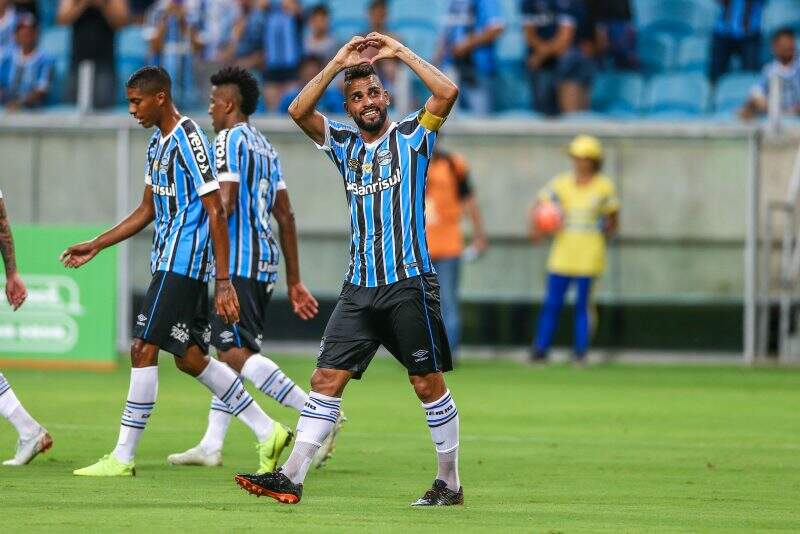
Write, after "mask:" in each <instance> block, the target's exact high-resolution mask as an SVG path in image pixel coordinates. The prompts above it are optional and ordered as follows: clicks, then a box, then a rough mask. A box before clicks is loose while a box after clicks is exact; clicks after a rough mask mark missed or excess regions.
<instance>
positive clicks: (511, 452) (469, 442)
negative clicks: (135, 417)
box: [0, 358, 800, 532]
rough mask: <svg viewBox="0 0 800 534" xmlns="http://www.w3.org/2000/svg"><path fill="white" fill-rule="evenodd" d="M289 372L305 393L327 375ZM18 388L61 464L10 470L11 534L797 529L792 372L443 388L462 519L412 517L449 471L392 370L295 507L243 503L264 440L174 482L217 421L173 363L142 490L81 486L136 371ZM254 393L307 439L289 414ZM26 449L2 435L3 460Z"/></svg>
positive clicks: (480, 368) (103, 483)
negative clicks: (457, 450)
mask: <svg viewBox="0 0 800 534" xmlns="http://www.w3.org/2000/svg"><path fill="white" fill-rule="evenodd" d="M278 359H279V361H281V364H282V366H283V368H284V369H285V370H286V371H287V373H288V374H289V375H290V376H292V377H293V378H295V380H297V381H298V382H299V383H301V384H302V383H304V382H306V378H307V377H308V376H309V374H310V372H311V370H312V366H313V361H312V360H310V359H308V360H305V359H295V358H288V359H283V360H281V359H280V358H278ZM6 376H7V377H8V378H9V380H10V382H11V384H12V386H13V387H14V390H15V391H16V392H17V395H18V396H19V397H20V398H21V399H22V401H23V402H24V404H25V405H26V406H27V407H28V409H29V410H30V411H31V413H32V414H33V415H34V417H37V418H39V419H40V421H41V422H42V423H43V424H45V425H46V426H47V428H48V429H49V430H50V431H51V433H52V434H53V437H54V438H55V447H54V448H53V449H52V450H51V451H50V452H49V453H47V454H46V455H44V456H42V457H39V458H37V459H36V460H34V462H33V463H32V464H30V465H29V466H27V467H25V468H6V467H0V525H2V530H3V531H5V532H14V531H22V530H23V529H24V530H25V531H30V530H45V529H46V530H51V531H73V530H74V531H77V530H83V531H86V530H89V531H95V530H102V531H106V532H108V531H121V530H132V529H136V530H139V529H142V528H144V529H146V530H147V531H164V530H168V529H170V530H175V529H180V530H182V531H190V530H194V531H198V532H199V531H215V532H223V531H232V530H234V529H235V530H237V531H248V530H252V531H256V530H258V531H262V532H263V531H265V529H274V530H275V531H277V532H291V531H306V532H311V531H317V532H334V531H342V532H353V531H370V532H376V531H381V532H383V531H405V532H409V531H410V529H415V530H419V529H422V528H424V529H425V530H426V531H431V532H436V531H439V532H456V531H460V532H471V531H478V530H484V531H490V530H492V531H512V530H516V531H527V532H579V531H583V532H589V531H591V532H599V531H607V532H620V531H656V530H661V531H678V530H680V531H704V532H707V531H714V530H729V531H735V530H738V531H755V530H764V529H786V530H797V529H800V506H798V502H800V443H798V437H800V417H798V410H799V408H798V407H800V388H799V387H798V378H800V373H799V372H798V371H796V370H795V371H792V370H777V369H755V370H751V369H741V368H735V367H727V368H726V367H661V366H659V367H647V366H640V367H639V366H616V365H612V366H602V367H594V368H589V369H586V370H575V369H572V368H569V367H560V366H556V367H550V368H545V369H539V368H528V367H525V366H522V365H519V364H514V363H510V362H502V363H490V362H468V363H465V364H463V365H462V366H461V367H460V368H459V369H458V370H457V371H456V372H454V373H451V374H449V375H448V380H449V384H450V386H451V387H452V389H453V392H454V396H455V399H456V402H457V404H458V407H459V412H460V414H461V432H462V437H461V471H462V481H463V483H464V485H465V490H466V493H465V497H466V505H465V506H464V507H463V508H450V509H412V508H410V507H409V506H408V505H409V503H410V502H411V501H412V500H414V499H416V498H417V497H419V496H420V495H421V494H422V492H423V491H424V490H425V489H426V488H427V487H428V486H429V485H430V483H431V481H432V479H433V476H434V474H435V460H434V453H433V449H432V444H431V442H430V437H429V434H428V429H427V427H426V425H425V418H424V414H423V412H422V410H421V409H420V407H419V404H418V402H417V401H416V399H415V397H414V395H413V393H412V391H411V389H410V387H409V386H408V384H407V383H406V380H405V377H404V373H403V371H402V369H400V368H399V366H398V365H397V364H396V363H394V362H393V361H390V360H386V359H379V360H376V361H375V362H374V363H373V365H372V367H371V368H370V370H369V371H368V372H367V373H366V375H365V378H364V380H363V381H362V382H363V383H355V382H354V383H352V384H351V386H350V388H349V389H348V391H347V393H346V395H345V400H344V403H343V407H344V410H345V412H346V413H347V415H348V417H349V419H350V421H349V422H348V423H347V425H346V427H345V429H344V431H343V433H342V435H341V441H340V443H339V446H338V449H337V452H336V457H335V458H334V459H333V460H332V461H331V462H330V464H329V465H328V466H327V467H325V468H324V469H322V470H320V471H316V472H312V473H311V474H310V475H309V477H308V479H307V481H306V493H305V495H304V496H303V501H302V502H301V503H300V505H298V506H286V505H279V504H278V503H276V502H274V501H272V500H271V499H265V498H261V499H256V498H255V497H253V496H251V495H248V494H246V493H244V492H243V491H242V490H240V489H239V488H237V487H236V486H235V484H234V482H233V475H234V473H235V472H236V471H240V470H246V471H249V470H252V469H254V468H255V466H256V463H255V462H256V451H255V448H254V439H253V437H252V435H251V434H250V432H249V431H248V430H247V429H246V428H245V427H244V425H241V424H239V423H237V422H232V424H231V428H230V432H229V434H228V439H227V441H226V445H225V452H224V459H225V465H224V467H221V468H202V467H196V468H193V467H173V466H169V465H167V463H166V456H167V454H168V453H171V452H176V451H181V450H184V449H186V448H188V447H189V446H192V445H194V444H196V443H197V442H198V441H199V438H200V436H201V435H202V432H203V429H204V425H205V420H206V413H207V411H206V410H207V406H208V402H209V395H208V394H207V393H206V390H205V389H204V388H203V387H202V386H200V385H199V384H197V383H196V382H195V381H194V380H192V379H190V378H188V377H185V376H182V375H180V373H179V372H177V371H176V370H175V369H174V366H173V365H172V362H171V361H169V359H167V358H162V363H161V376H160V387H159V397H158V403H157V405H156V409H155V412H154V414H153V417H152V419H151V421H150V422H149V424H148V427H147V430H146V432H145V436H144V438H143V440H142V444H141V447H140V449H139V453H138V458H137V469H138V476H137V477H135V478H132V479H87V478H81V477H74V476H72V474H71V471H72V469H74V468H77V467H83V466H85V465H88V464H89V463H91V462H93V461H95V460H96V459H97V458H99V457H100V456H101V455H103V454H105V453H107V452H109V451H110V450H111V449H112V448H113V445H114V443H115V440H116V436H117V427H118V423H119V415H120V411H121V409H122V403H123V400H124V395H125V392H126V391H127V387H128V371H127V369H124V368H123V369H121V370H119V371H118V372H115V373H111V374H89V373H82V372H52V373H46V372H33V371H31V372H28V371H13V370H12V371H8V372H6ZM251 391H253V390H252V388H251ZM253 394H254V396H255V397H256V399H257V400H258V401H259V402H260V403H261V405H262V406H263V407H265V408H266V409H267V411H268V412H269V413H270V414H272V415H273V416H274V417H275V418H277V419H278V420H281V421H283V422H285V423H287V424H290V425H291V426H294V424H295V421H296V415H295V414H294V413H293V412H292V411H290V410H287V409H285V408H282V407H279V406H277V404H276V403H275V402H274V401H272V400H271V399H267V398H266V397H264V396H263V395H261V394H260V392H258V391H254V393H253ZM15 439H16V435H15V433H14V431H13V429H12V428H11V427H10V425H8V424H7V423H6V422H5V421H0V451H2V452H3V457H10V456H11V455H12V453H13V447H14V440H15ZM284 458H285V456H284Z"/></svg>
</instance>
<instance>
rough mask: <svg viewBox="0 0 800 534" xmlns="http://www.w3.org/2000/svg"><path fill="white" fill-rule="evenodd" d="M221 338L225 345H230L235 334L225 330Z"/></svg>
mask: <svg viewBox="0 0 800 534" xmlns="http://www.w3.org/2000/svg"><path fill="white" fill-rule="evenodd" d="M219 338H220V339H221V340H222V342H223V343H229V342H230V341H231V340H232V339H233V332H231V331H230V330H225V331H224V332H222V333H220V335H219Z"/></svg>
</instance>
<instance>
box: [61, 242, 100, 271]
mask: <svg viewBox="0 0 800 534" xmlns="http://www.w3.org/2000/svg"><path fill="white" fill-rule="evenodd" d="M98 252H100V250H99V249H98V248H97V247H96V246H95V245H94V243H93V242H92V241H84V242H83V243H78V244H77V245H72V246H71V247H69V248H68V249H67V250H65V251H64V252H62V253H61V256H60V258H59V259H60V260H61V263H63V264H64V267H70V268H72V269H77V268H78V267H80V266H81V265H83V264H84V263H86V262H88V261H89V260H91V259H92V258H94V257H95V256H97V253H98Z"/></svg>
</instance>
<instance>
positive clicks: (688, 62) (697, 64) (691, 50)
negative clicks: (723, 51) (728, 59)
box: [675, 35, 711, 73]
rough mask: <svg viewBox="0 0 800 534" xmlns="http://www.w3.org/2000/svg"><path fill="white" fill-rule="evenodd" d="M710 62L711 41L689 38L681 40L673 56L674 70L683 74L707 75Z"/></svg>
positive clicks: (699, 37) (703, 38)
mask: <svg viewBox="0 0 800 534" xmlns="http://www.w3.org/2000/svg"><path fill="white" fill-rule="evenodd" d="M710 62H711V39H709V38H708V37H705V36H702V37H701V36H694V35H693V36H690V37H685V38H683V39H681V41H680V42H679V43H678V51H677V54H676V56H675V68H676V70H680V71H683V72H700V73H707V72H708V66H709V63H710Z"/></svg>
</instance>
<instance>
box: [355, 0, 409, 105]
mask: <svg viewBox="0 0 800 534" xmlns="http://www.w3.org/2000/svg"><path fill="white" fill-rule="evenodd" d="M388 21H389V4H388V2H387V1H386V0H372V2H370V3H369V6H368V7H367V23H368V26H367V27H366V28H364V29H363V30H362V32H363V33H361V34H360V35H369V34H370V33H372V32H377V33H380V34H382V35H389V36H391V37H394V38H395V39H398V36H397V35H395V34H394V33H392V32H390V31H389V27H388ZM398 40H400V39H398ZM374 67H375V70H376V71H377V72H378V76H379V77H380V79H381V83H383V86H384V88H385V89H386V90H387V91H392V90H393V89H394V88H395V87H396V85H395V83H396V81H397V69H398V68H399V63H398V60H397V59H385V60H383V61H379V62H378V63H376V64H375V65H374Z"/></svg>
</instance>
